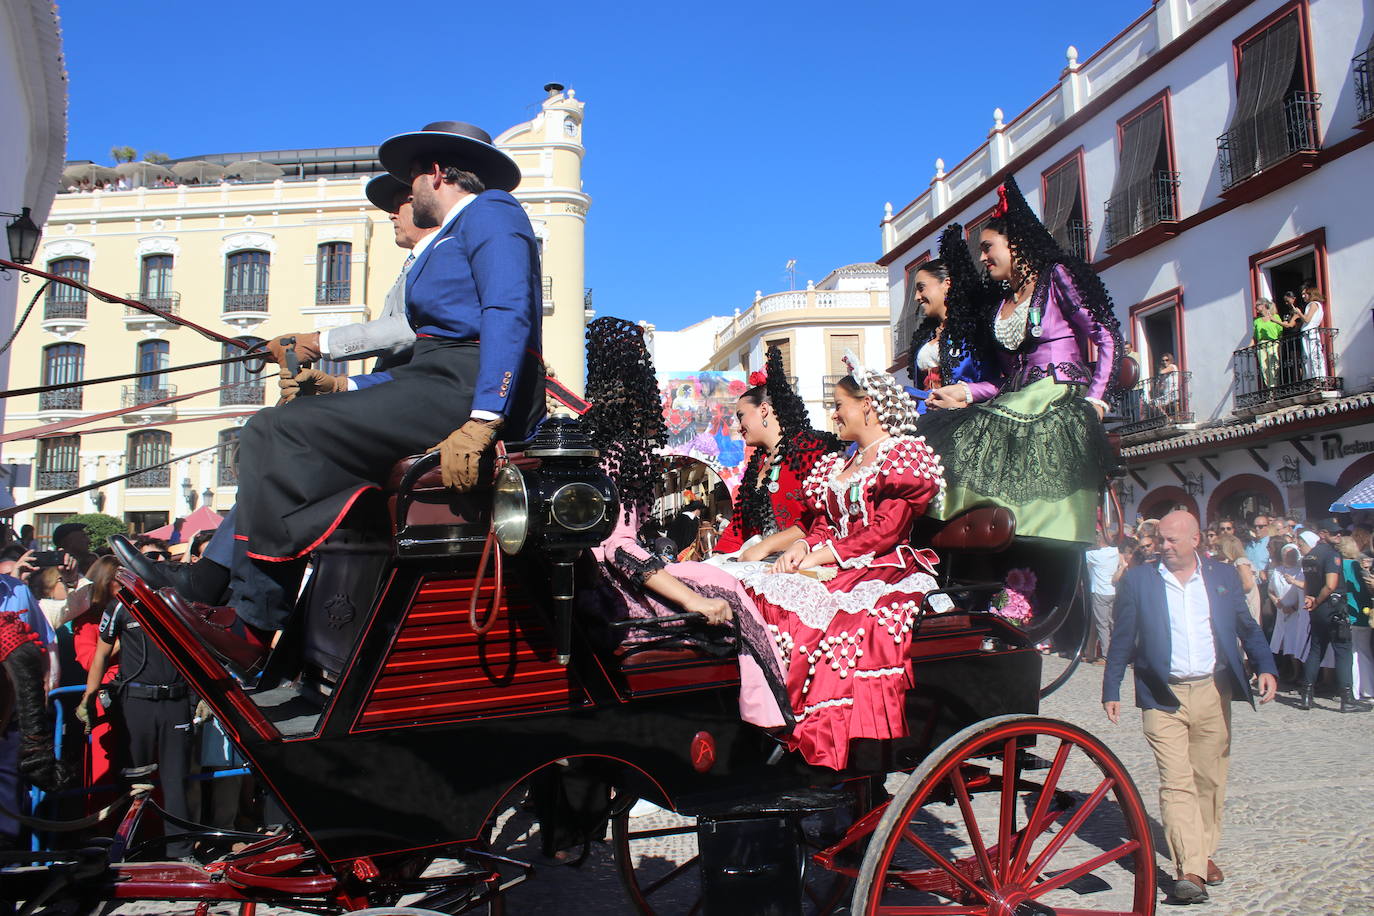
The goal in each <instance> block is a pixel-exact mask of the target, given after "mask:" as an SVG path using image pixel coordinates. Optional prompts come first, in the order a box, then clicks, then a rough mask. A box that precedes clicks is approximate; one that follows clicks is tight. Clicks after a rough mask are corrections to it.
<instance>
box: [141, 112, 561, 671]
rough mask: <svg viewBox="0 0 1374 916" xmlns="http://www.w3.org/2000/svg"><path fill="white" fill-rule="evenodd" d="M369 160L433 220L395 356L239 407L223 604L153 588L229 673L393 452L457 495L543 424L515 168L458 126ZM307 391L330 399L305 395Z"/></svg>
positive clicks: (411, 278) (390, 143) (530, 236)
mask: <svg viewBox="0 0 1374 916" xmlns="http://www.w3.org/2000/svg"><path fill="white" fill-rule="evenodd" d="M378 155H379V158H380V159H381V161H382V165H383V166H384V167H385V168H386V169H387V171H388V172H390V173H391V175H392V176H394V177H396V178H397V179H398V180H402V181H405V182H407V183H409V185H410V187H411V193H412V195H413V198H414V201H413V205H414V218H415V223H416V225H417V226H419V227H422V228H429V227H435V226H437V227H439V231H438V232H436V233H434V234H432V235H430V236H428V237H427V238H425V239H422V240H421V242H420V244H419V245H417V246H416V249H417V250H416V251H415V252H414V253H415V262H414V264H413V266H412V267H411V269H410V271H409V273H408V275H407V278H406V297H405V306H406V317H407V319H408V321H409V324H410V326H411V328H412V329H413V330H414V331H415V335H416V341H415V345H414V347H413V349H412V351H411V357H410V359H409V361H408V362H406V363H405V364H404V365H401V366H397V367H395V368H391V369H385V370H383V371H380V372H373V373H370V374H367V375H360V376H353V377H351V378H346V377H342V376H331V375H328V374H327V373H324V372H322V371H320V370H318V369H308V370H305V371H303V372H302V373H301V374H300V375H298V376H297V378H296V381H297V383H298V384H299V393H300V395H302V396H301V397H297V398H296V399H294V400H292V401H290V402H289V403H286V404H283V405H280V406H277V407H268V408H266V409H264V410H262V411H260V412H258V413H257V414H255V415H254V416H253V417H252V418H251V419H250V420H249V421H248V423H247V424H246V425H245V426H244V428H243V433H242V434H241V436H240V439H239V458H240V466H241V467H242V468H243V469H244V472H243V473H241V474H240V476H239V498H238V506H237V509H238V512H237V518H236V527H237V532H236V534H235V537H236V538H238V539H240V540H241V541H243V542H244V547H245V550H244V554H243V559H242V560H240V561H236V562H235V563H234V569H233V574H232V577H231V585H230V591H231V598H230V603H229V606H228V607H219V608H216V607H207V606H204V605H194V604H191V603H189V602H186V601H184V600H182V599H180V597H179V596H177V595H176V594H175V593H174V592H164V593H163V594H164V595H167V596H169V597H168V603H169V605H170V606H171V607H172V609H173V610H174V611H176V612H177V613H178V614H179V616H180V617H181V618H182V619H183V620H184V621H185V622H186V623H187V625H188V626H190V627H191V628H192V629H193V630H194V631H195V632H196V633H198V634H199V635H200V636H201V638H202V639H203V640H204V641H205V642H206V643H207V644H208V645H209V646H210V648H211V649H213V650H215V651H216V652H217V653H218V654H219V655H220V657H221V658H222V659H224V660H225V661H226V662H227V663H228V664H230V666H231V667H234V668H236V669H238V670H239V671H240V672H253V671H256V670H258V669H259V668H260V667H261V665H262V663H263V662H264V661H265V660H266V656H267V654H268V646H269V644H270V640H271V634H272V632H273V631H275V630H279V629H281V628H282V627H283V626H285V624H286V622H287V620H288V618H289V616H290V613H291V609H292V606H293V605H294V602H295V597H296V594H297V591H298V589H299V585H300V580H301V575H302V573H303V571H304V566H305V558H306V557H307V555H308V554H309V552H310V551H311V550H312V549H313V548H314V547H315V546H316V545H318V544H319V543H321V542H322V541H323V540H324V539H325V538H326V537H327V536H328V535H329V534H330V533H331V532H332V531H333V530H334V528H335V527H337V526H338V524H339V523H340V522H341V521H342V520H343V517H344V516H345V515H346V514H347V512H348V510H349V508H350V507H351V506H352V504H353V502H354V501H355V500H356V499H357V498H358V497H359V496H360V495H361V494H362V493H363V492H365V491H367V490H371V489H376V488H377V487H378V482H379V481H381V480H384V479H385V477H386V475H387V473H388V472H389V471H390V470H391V467H392V465H393V464H394V463H395V462H396V461H397V460H398V459H399V458H402V457H404V456H405V455H410V454H414V453H416V452H420V451H424V450H426V449H429V450H438V451H440V453H441V458H442V470H443V477H444V482H445V484H447V485H449V486H453V487H455V488H457V489H458V490H460V491H463V490H468V489H471V488H472V487H473V486H475V485H476V483H477V481H478V475H477V467H478V462H479V460H480V458H481V456H482V455H483V453H485V452H486V451H487V450H488V449H490V447H491V445H492V443H493V442H494V441H495V439H496V438H497V437H498V435H499V436H503V437H506V438H509V439H521V438H524V437H526V436H527V435H528V434H529V433H530V432H531V431H532V430H533V427H534V424H535V423H536V422H538V420H539V419H541V418H542V417H543V413H544V398H543V377H542V376H543V373H542V371H541V369H540V359H539V350H540V321H541V316H542V303H541V301H540V266H539V249H538V244H537V242H536V240H535V237H534V231H533V229H532V227H531V226H530V222H529V218H528V217H527V216H526V215H525V211H524V209H523V208H522V207H521V205H520V203H519V202H518V201H517V200H516V199H515V198H514V197H513V196H512V195H511V194H510V191H511V190H513V189H514V188H515V186H516V185H517V184H518V183H519V181H520V170H519V167H518V166H517V165H516V163H515V161H514V160H513V159H511V158H510V157H509V156H507V155H506V154H505V153H503V152H501V151H500V150H498V149H497V148H496V147H495V146H493V145H492V143H491V137H490V136H489V135H488V134H486V132H484V131H482V130H480V129H478V128H476V127H473V126H472V125H468V124H462V123H459V122H437V123H435V124H430V125H428V126H427V127H426V128H424V129H423V130H420V131H416V132H414V133H408V134H401V135H399V136H396V137H392V138H391V139H389V140H387V141H386V142H385V143H383V144H382V146H381V148H380V149H379V150H378ZM321 394H329V395H332V396H331V397H307V396H305V395H321ZM436 442H437V443H438V444H437V445H436V444H435V443H436Z"/></svg>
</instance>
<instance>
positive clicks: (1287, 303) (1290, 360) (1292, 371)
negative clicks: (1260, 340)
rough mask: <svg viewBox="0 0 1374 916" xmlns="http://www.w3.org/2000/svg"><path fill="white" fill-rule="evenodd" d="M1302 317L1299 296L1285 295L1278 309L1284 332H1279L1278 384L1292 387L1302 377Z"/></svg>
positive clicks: (1291, 292)
mask: <svg viewBox="0 0 1374 916" xmlns="http://www.w3.org/2000/svg"><path fill="white" fill-rule="evenodd" d="M1302 315H1303V310H1302V309H1301V308H1300V307H1299V306H1298V294H1297V293H1296V292H1294V291H1293V290H1289V291H1288V292H1286V293H1284V294H1283V301H1282V302H1281V303H1280V304H1279V307H1278V316H1277V317H1278V321H1279V324H1280V325H1282V327H1283V330H1282V331H1280V332H1279V371H1278V383H1279V384H1280V385H1291V384H1293V383H1294V382H1296V381H1297V380H1298V379H1300V378H1301V377H1302V375H1301V372H1302V370H1301V368H1300V366H1301V363H1302Z"/></svg>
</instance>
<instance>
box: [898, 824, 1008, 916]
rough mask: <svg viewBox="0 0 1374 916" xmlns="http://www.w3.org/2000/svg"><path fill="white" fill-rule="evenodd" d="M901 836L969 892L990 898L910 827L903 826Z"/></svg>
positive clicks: (986, 898)
mask: <svg viewBox="0 0 1374 916" xmlns="http://www.w3.org/2000/svg"><path fill="white" fill-rule="evenodd" d="M902 836H903V837H905V838H906V841H907V842H908V843H910V844H911V845H912V846H915V847H916V848H917V849H919V850H920V851H921V853H922V854H923V855H924V856H925V857H926V858H927V859H929V860H930V861H931V862H933V863H935V864H936V865H937V866H939V867H940V868H942V869H944V870H945V871H947V872H949V875H950V877H951V878H953V879H954V880H955V881H957V882H959V884H960V886H961V887H963V888H964V889H965V890H968V891H971V892H973V893H975V894H977V895H978V896H979V897H981V898H982V899H983V900H990V899H991V898H990V897H988V892H987V891H985V890H984V889H983V888H981V887H979V886H978V885H976V884H974V883H973V882H972V881H970V880H969V878H968V876H967V875H965V874H964V873H963V872H961V871H960V870H959V869H957V868H955V867H954V863H952V862H950V861H949V860H948V859H946V858H945V857H944V856H942V855H940V854H939V853H938V852H936V851H935V850H934V849H933V848H932V847H931V845H930V844H929V843H927V842H926V841H925V840H923V839H921V838H920V837H918V836H917V835H916V834H914V833H912V832H911V828H910V827H909V826H907V827H903V828H902ZM936 912H950V911H948V910H937V911H936ZM953 912H958V911H957V910H955V911H953Z"/></svg>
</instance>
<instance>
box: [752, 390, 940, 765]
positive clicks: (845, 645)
mask: <svg viewBox="0 0 1374 916" xmlns="http://www.w3.org/2000/svg"><path fill="white" fill-rule="evenodd" d="M834 410H835V412H834V418H835V423H836V427H837V429H838V431H839V435H840V438H841V439H843V440H845V441H849V442H854V443H856V444H857V445H858V449H857V450H856V451H855V453H854V455H853V456H852V457H849V458H846V457H845V456H843V455H840V454H830V455H826V456H825V457H823V458H821V459H820V460H819V461H818V462H817V463H816V466H815V468H814V469H813V471H812V472H811V474H810V475H809V476H808V477H807V479H806V482H805V484H804V485H803V488H804V491H805V493H806V497H807V499H808V501H809V503H810V504H811V506H812V507H813V508H814V510H815V514H814V515H813V516H812V521H811V524H810V525H809V527H808V529H807V531H806V534H805V536H804V537H803V538H801V539H799V540H797V541H796V542H795V543H793V544H792V545H791V546H790V547H788V548H787V550H786V551H785V552H784V553H783V555H782V556H781V558H780V559H779V560H778V561H777V563H776V564H775V565H774V566H773V568H772V571H771V572H765V573H757V574H754V575H751V576H748V577H746V578H745V579H744V585H745V587H746V588H747V589H748V591H749V593H750V596H751V597H752V598H753V599H754V601H755V603H756V605H757V607H758V610H759V612H760V614H761V615H762V617H763V619H764V621H765V623H766V625H767V627H768V630H769V632H770V633H771V634H772V636H773V638H774V639H775V640H776V641H777V643H778V647H779V649H780V650H781V652H782V655H783V658H784V661H785V671H784V680H785V682H786V685H787V693H788V698H789V700H790V702H791V704H792V712H793V714H794V716H795V717H796V720H797V724H796V727H795V728H794V729H793V731H792V733H791V735H790V736H788V738H787V741H788V744H789V746H790V747H792V748H794V749H796V750H799V751H800V752H801V754H802V756H803V757H804V758H805V759H806V761H807V762H808V763H811V764H813V765H816V766H826V767H831V768H833V769H836V770H841V769H844V767H845V766H846V764H847V763H848V759H849V742H850V741H852V740H854V739H856V738H875V739H888V738H900V737H903V736H905V735H906V733H907V730H906V720H905V716H904V714H903V708H904V700H905V695H906V691H907V689H908V687H909V686H911V672H910V665H909V664H908V661H907V649H908V647H909V646H910V643H911V633H912V621H913V619H914V618H915V615H916V613H917V611H918V609H919V608H920V607H921V604H922V602H923V601H924V600H925V593H926V592H928V591H930V590H932V589H934V588H935V587H936V583H935V580H934V578H933V576H932V575H931V574H932V573H933V572H934V569H933V564H934V561H935V556H934V554H933V553H932V552H931V551H929V550H916V549H913V548H912V547H911V546H910V545H909V544H908V543H907V538H908V536H909V534H910V531H911V525H912V523H913V522H914V521H915V519H916V518H918V517H919V516H921V515H922V514H924V513H925V511H926V509H927V507H928V506H930V504H931V502H932V501H933V500H937V499H939V497H940V492H941V489H942V486H943V476H942V471H943V468H942V467H941V466H940V459H939V456H937V455H936V454H935V453H934V452H932V451H931V450H930V448H929V447H928V446H927V445H926V444H925V441H924V440H923V439H921V438H919V437H915V436H912V435H911V434H910V432H911V428H912V424H913V422H914V420H915V418H916V416H917V408H916V402H915V401H914V400H913V399H912V398H911V397H910V396H909V395H907V393H906V392H905V391H904V390H902V388H901V387H900V386H899V385H898V384H897V383H896V381H895V380H894V379H893V378H892V377H891V376H890V375H887V374H886V373H883V372H875V371H871V370H865V369H862V368H858V369H856V370H855V371H854V373H853V374H852V375H849V376H846V377H845V378H843V379H841V380H840V382H839V383H838V384H837V385H836V389H835V407H834ZM936 600H937V601H938V602H939V603H941V604H943V605H944V607H948V599H944V598H943V596H940V599H936ZM935 609H936V610H942V609H944V608H943V607H937V608H935Z"/></svg>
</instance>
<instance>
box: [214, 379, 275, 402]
mask: <svg viewBox="0 0 1374 916" xmlns="http://www.w3.org/2000/svg"><path fill="white" fill-rule="evenodd" d="M266 393H267V385H266V384H265V383H263V382H240V383H239V384H237V385H230V386H229V387H228V388H225V389H224V390H223V391H221V392H220V393H219V403H220V406H221V407H230V406H235V405H252V404H261V403H263V402H264V400H265V397H266Z"/></svg>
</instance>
